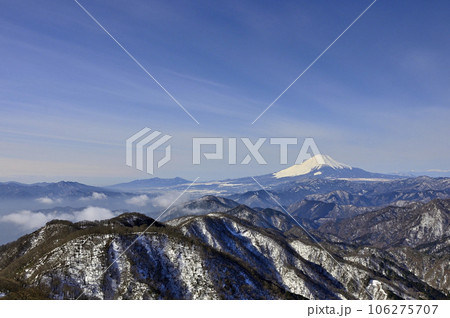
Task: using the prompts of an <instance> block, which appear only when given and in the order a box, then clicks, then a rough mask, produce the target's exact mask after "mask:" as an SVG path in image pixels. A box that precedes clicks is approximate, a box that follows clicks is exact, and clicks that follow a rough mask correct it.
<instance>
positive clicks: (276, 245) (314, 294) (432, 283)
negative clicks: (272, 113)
mask: <svg viewBox="0 0 450 318" xmlns="http://www.w3.org/2000/svg"><path fill="white" fill-rule="evenodd" d="M255 180H256V181H257V182H255ZM190 184H191V182H190V181H188V180H185V179H182V178H173V179H159V178H152V179H146V180H136V181H132V182H128V183H122V184H116V185H113V186H109V187H92V186H88V185H84V184H80V183H76V182H58V183H36V184H31V185H26V184H20V183H15V182H7V183H0V202H1V203H2V205H1V207H0V233H1V235H3V236H4V237H10V235H12V234H11V233H12V232H14V231H15V232H16V233H21V234H22V233H27V232H24V225H27V226H28V227H27V229H28V230H29V229H33V230H34V229H36V228H38V226H42V225H43V224H45V222H48V221H49V220H53V221H50V222H48V223H47V225H45V226H44V227H42V228H40V229H38V230H37V231H35V232H33V233H31V234H27V235H25V236H22V237H21V238H19V239H18V240H16V241H14V242H11V243H8V244H6V245H3V246H0V297H1V296H2V295H3V296H4V298H7V299H8V298H9V299H17V298H21V299H23V298H25V299H41V298H51V299H76V298H78V297H80V298H87V299H450V283H449V282H450V277H449V273H450V265H449V264H450V256H449V255H450V253H449V250H450V245H449V243H450V221H449V220H450V178H431V177H423V176H422V177H409V178H407V177H402V176H396V175H388V174H377V173H371V172H367V171H365V170H362V169H358V168H354V167H351V166H348V165H345V164H342V163H339V162H337V161H335V160H334V159H332V158H331V157H329V156H315V157H313V158H311V159H309V160H307V161H305V162H304V163H302V164H300V165H294V166H291V167H289V168H287V169H283V170H281V171H279V172H275V173H273V174H266V175H262V176H257V177H254V178H252V177H245V178H238V179H228V180H222V181H220V180H219V181H208V182H198V183H195V184H193V185H192V187H191V188H190V189H189V193H188V195H189V200H187V199H186V201H182V200H181V199H180V201H179V202H177V203H176V204H173V205H172V202H173V200H175V198H176V197H177V196H178V194H179V193H181V192H182V191H184V190H185V189H186V188H187V186H188V185H190ZM10 201H11V202H12V203H8V202H10ZM8 204H10V205H11V206H12V207H14V209H15V210H13V213H9V212H10V211H9V208H7V207H8ZM60 204H64V206H65V207H64V208H58V205H60ZM36 206H37V208H35V207H36ZM19 207H20V208H19ZM30 207H31V208H30ZM43 207H46V208H45V209H43ZM80 207H83V208H80ZM127 211H141V212H144V213H145V214H142V213H125V214H122V215H120V216H117V217H114V218H112V219H108V220H103V221H82V222H77V223H72V222H69V221H62V220H54V219H55V217H56V218H57V217H60V218H64V219H65V220H71V221H73V222H76V221H78V220H84V219H86V218H87V216H89V218H88V219H90V220H98V219H107V218H111V217H112V216H116V215H118V214H119V213H122V212H127ZM100 214H101V216H100ZM85 216H86V217H85ZM150 216H153V217H154V218H152V217H150ZM156 216H158V219H155V218H156ZM31 221H32V224H36V225H33V226H30V222H31ZM42 221H43V222H42ZM14 225H15V226H16V227H14ZM37 225H38V226H37ZM149 226H150V228H148V227H149ZM146 229H148V231H146V232H145V233H143V231H144V230H146ZM29 231H31V230H29ZM18 236H19V235H17V236H15V237H14V238H17V237H18ZM0 238H1V239H3V240H4V238H3V237H0ZM119 256H122V257H119ZM115 260H117V262H115Z"/></svg>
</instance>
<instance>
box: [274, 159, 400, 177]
mask: <svg viewBox="0 0 450 318" xmlns="http://www.w3.org/2000/svg"><path fill="white" fill-rule="evenodd" d="M272 177H274V178H276V179H281V178H292V177H305V178H344V179H345V178H351V179H393V178H398V177H397V176H392V175H386V174H380V173H373V172H368V171H365V170H363V169H360V168H355V167H352V166H349V165H346V164H344V163H340V162H338V161H336V160H334V159H333V158H331V157H330V156H328V155H316V156H314V157H312V158H310V159H308V160H306V161H304V162H303V163H301V164H296V165H293V166H291V167H289V168H286V169H284V170H281V171H278V172H275V173H273V174H272Z"/></svg>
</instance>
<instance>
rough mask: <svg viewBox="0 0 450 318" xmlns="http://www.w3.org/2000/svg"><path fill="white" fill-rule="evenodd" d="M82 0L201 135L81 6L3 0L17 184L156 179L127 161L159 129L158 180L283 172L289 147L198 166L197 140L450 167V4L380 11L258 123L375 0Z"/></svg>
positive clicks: (4, 129) (1, 148)
mask: <svg viewBox="0 0 450 318" xmlns="http://www.w3.org/2000/svg"><path fill="white" fill-rule="evenodd" d="M80 3H81V4H82V5H83V6H85V7H86V9H87V10H89V11H90V12H91V14H92V15H93V16H95V17H96V18H97V19H98V20H99V21H100V23H102V24H103V26H104V27H105V28H106V29H108V31H109V32H110V33H111V34H113V35H114V36H115V37H116V38H117V40H118V41H120V42H121V43H122V44H123V45H124V47H126V48H127V50H128V51H129V52H130V53H131V54H133V55H134V56H135V57H136V59H137V60H139V61H140V62H141V63H142V65H144V66H145V67H146V68H147V69H148V70H149V71H150V72H151V73H152V74H153V75H154V76H155V77H156V78H157V79H158V80H159V81H160V82H161V83H162V84H163V85H164V86H165V87H166V88H167V89H168V90H169V91H170V92H171V93H172V94H173V95H174V96H175V97H176V98H177V99H178V100H179V101H180V102H181V103H182V104H183V105H184V106H185V107H186V108H187V109H188V110H189V111H190V112H191V113H192V114H193V115H194V116H195V118H197V120H198V121H199V122H200V125H197V124H196V123H195V122H194V121H193V120H192V119H190V118H189V117H188V116H187V115H186V114H185V113H184V112H183V111H182V110H181V109H180V108H179V107H178V106H177V105H176V104H175V103H174V102H173V101H172V100H171V99H170V98H169V97H168V96H167V95H166V94H165V93H164V92H163V91H162V90H161V89H160V88H159V87H158V86H157V85H156V84H155V83H154V82H153V81H152V80H151V79H150V78H149V77H148V76H147V75H146V74H145V73H144V72H143V71H142V70H141V69H140V68H139V67H138V66H137V65H136V64H135V63H134V62H133V61H132V60H131V59H130V58H129V57H128V56H127V55H126V54H125V53H124V52H123V51H122V50H121V49H120V48H119V47H118V46H117V44H116V43H114V42H113V41H112V40H111V38H109V37H108V36H107V34H105V32H103V31H102V30H101V29H100V28H99V27H98V26H97V25H96V24H95V23H94V22H93V21H92V20H91V19H90V18H89V17H88V16H87V15H86V14H85V13H84V12H83V11H82V10H81V9H80V7H78V5H77V4H76V3H75V2H74V1H72V0H67V1H45V0H42V1H31V0H22V1H8V0H3V1H2V4H1V10H0V25H1V28H0V56H1V63H0V83H1V85H0V136H1V138H0V180H2V181H6V180H18V181H23V182H35V181H56V180H61V179H71V180H77V181H81V182H88V183H93V184H108V183H114V182H119V181H124V180H130V179H135V178H146V177H149V176H148V175H146V174H144V173H142V172H139V171H136V170H134V169H132V168H129V167H126V166H125V159H124V156H125V148H124V143H125V140H126V138H128V137H129V136H131V135H132V134H133V133H135V132H137V131H138V130H140V129H142V128H144V127H151V128H153V129H158V130H161V131H163V132H165V133H168V134H170V135H172V136H174V138H173V145H172V149H173V157H174V160H173V161H172V162H171V163H169V164H168V165H167V166H165V167H163V168H162V169H160V170H159V171H158V172H157V174H156V176H158V177H174V176H181V177H185V178H191V179H193V178H195V177H197V176H200V177H202V178H203V179H216V178H227V177H237V176H248V175H257V174H263V173H269V172H272V171H276V170H279V169H281V168H283V167H281V166H280V165H278V164H276V162H275V161H276V160H275V159H274V158H275V157H276V154H277V153H278V149H277V148H271V149H267V150H265V151H266V152H267V156H268V157H269V158H272V159H273V160H271V162H270V163H269V164H268V165H266V166H258V165H255V164H250V165H249V166H233V167H229V166H227V165H226V163H225V162H208V163H207V164H205V165H202V166H201V167H192V166H191V165H190V162H191V155H192V154H191V149H190V140H191V138H192V137H193V136H211V137H218V136H223V137H241V136H242V137H251V138H256V137H272V136H274V137H277V136H278V137H279V136H286V137H298V138H300V139H301V138H305V137H314V138H315V141H316V144H317V145H318V147H319V149H320V150H321V152H322V153H326V154H329V155H331V156H332V157H333V158H335V159H337V160H339V161H342V162H345V163H347V164H350V165H353V166H358V167H361V168H364V169H366V170H371V171H379V172H394V171H409V170H419V171H423V170H427V169H442V170H446V169H450V139H449V138H448V136H449V135H450V128H449V127H450V126H449V124H448V121H449V119H450V107H449V98H448V97H449V93H448V84H449V73H448V70H449V69H450V67H449V66H450V65H449V56H450V54H449V51H450V48H449V40H448V33H449V21H448V17H447V13H448V12H449V9H450V3H448V2H446V1H432V2H431V1H413V0H404V1H396V0H394V1H387V0H378V1H377V2H376V3H375V4H374V5H373V7H371V8H370V10H368V11H367V13H366V14H365V15H364V16H363V17H361V19H360V20H359V21H358V22H356V23H355V25H354V26H353V27H352V28H351V29H349V30H348V32H347V33H345V34H344V35H343V36H342V38H340V39H339V40H338V41H337V42H336V43H335V44H334V45H333V46H332V47H331V48H330V50H329V51H327V52H326V53H325V54H324V55H323V56H322V58H321V59H320V60H319V61H318V62H317V63H316V64H315V65H314V66H313V67H311V69H310V70H308V72H306V73H305V75H304V76H303V77H301V78H300V79H299V80H298V81H297V82H296V83H295V84H294V85H293V86H292V87H291V88H290V90H288V91H287V92H286V94H285V95H283V97H282V98H281V99H280V100H279V101H278V102H277V103H276V104H274V105H273V107H272V108H271V109H270V110H269V111H267V113H265V114H264V116H262V117H261V118H260V119H259V120H258V121H257V122H256V123H255V124H254V125H251V122H252V121H253V120H254V119H255V118H256V117H257V116H258V115H259V114H260V113H261V111H263V110H264V109H265V108H266V107H267V106H268V105H269V104H270V103H271V102H272V101H273V100H274V99H275V98H276V97H277V96H278V95H279V94H280V93H281V92H282V91H283V90H284V89H285V88H286V87H287V86H288V85H289V84H290V83H291V82H292V81H293V80H294V79H295V78H296V77H297V76H298V75H299V74H300V73H301V72H302V71H303V70H304V69H305V68H306V67H307V66H308V65H309V64H310V63H311V62H312V61H313V60H314V59H315V58H316V57H317V55H318V54H320V53H321V52H322V51H323V50H324V49H325V48H326V47H327V46H328V45H329V44H330V43H331V42H332V41H333V40H334V39H335V38H336V37H337V36H338V35H339V34H340V33H341V32H342V31H343V30H344V29H345V28H346V27H347V26H348V25H349V24H350V23H351V22H352V21H353V20H354V19H355V18H356V17H357V16H358V15H359V14H360V13H361V12H362V11H363V10H364V9H365V8H366V7H367V6H368V5H369V4H370V3H371V1H361V0H355V1H350V0H348V1H322V0H315V1H220V2H219V1H88V0H80ZM293 153H294V154H293V155H292V158H291V160H290V161H291V162H290V163H293V161H294V160H295V157H296V153H295V150H293ZM242 156H245V153H244V154H242Z"/></svg>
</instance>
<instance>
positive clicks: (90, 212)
mask: <svg viewBox="0 0 450 318" xmlns="http://www.w3.org/2000/svg"><path fill="white" fill-rule="evenodd" d="M115 216H116V215H115V214H114V212H112V211H111V210H108V209H105V208H100V207H95V206H89V207H87V208H85V209H83V210H80V211H74V212H60V211H57V210H55V211H52V212H48V213H43V212H33V211H29V210H24V211H19V212H15V213H11V214H7V215H4V216H1V217H0V223H10V224H14V225H16V226H19V227H20V228H21V229H23V230H33V229H37V228H40V227H42V226H44V225H45V224H46V223H47V222H49V221H51V220H55V219H58V220H67V221H71V222H79V221H97V220H105V219H110V218H113V217H115Z"/></svg>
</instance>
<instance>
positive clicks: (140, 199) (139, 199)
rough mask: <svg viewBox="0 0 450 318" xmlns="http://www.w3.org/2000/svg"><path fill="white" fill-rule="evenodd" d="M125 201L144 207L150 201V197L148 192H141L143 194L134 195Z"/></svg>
mask: <svg viewBox="0 0 450 318" xmlns="http://www.w3.org/2000/svg"><path fill="white" fill-rule="evenodd" d="M125 202H126V203H128V204H132V205H136V206H140V207H143V206H146V205H147V203H149V202H150V198H149V197H148V195H146V194H141V195H138V196H135V197H132V198H130V199H128V200H125Z"/></svg>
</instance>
